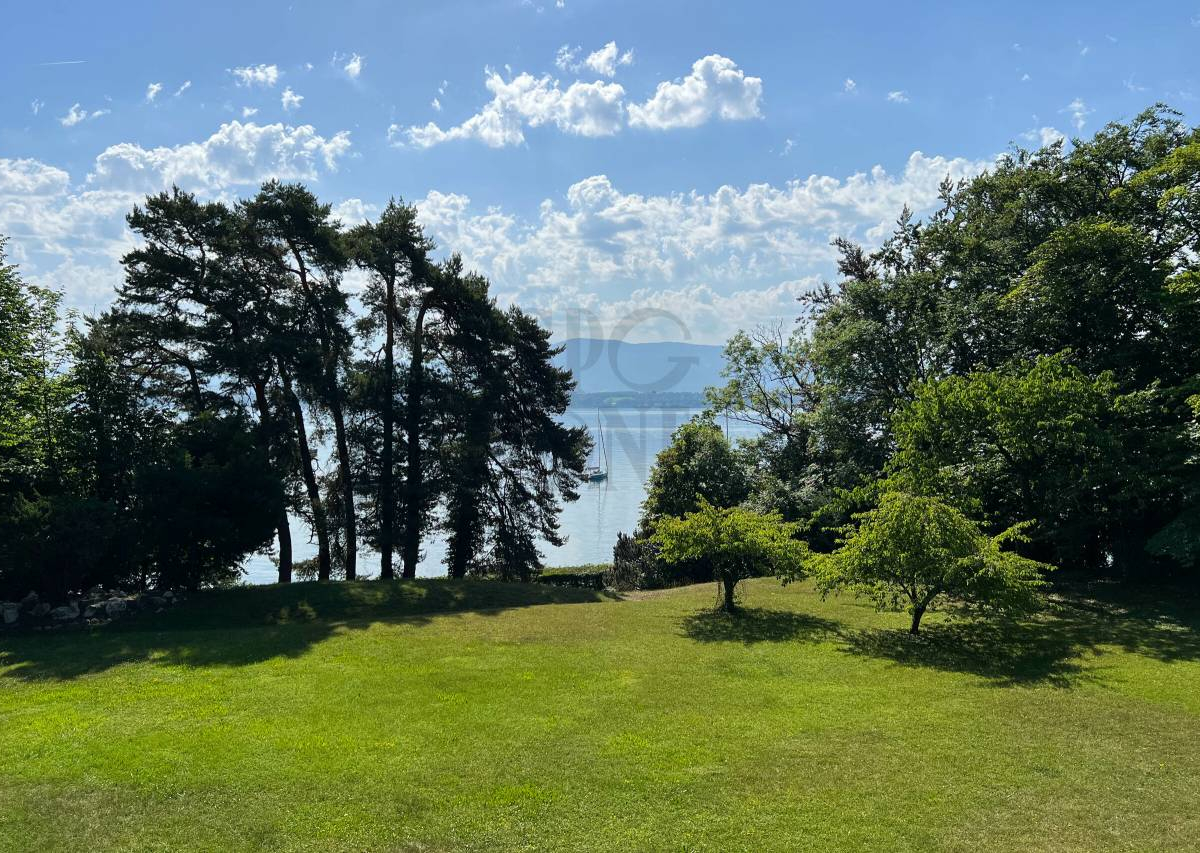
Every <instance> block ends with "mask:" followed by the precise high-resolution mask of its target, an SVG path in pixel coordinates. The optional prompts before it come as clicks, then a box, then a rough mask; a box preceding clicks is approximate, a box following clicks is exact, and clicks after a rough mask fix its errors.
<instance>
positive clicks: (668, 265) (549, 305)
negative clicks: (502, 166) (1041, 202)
mask: <svg viewBox="0 0 1200 853" xmlns="http://www.w3.org/2000/svg"><path fill="white" fill-rule="evenodd" d="M989 165H990V161H972V160H967V159H964V158H946V157H930V156H927V155H925V154H922V153H921V152H914V153H913V154H912V155H911V156H910V157H909V158H908V160H907V161H906V162H905V164H904V168H903V170H902V171H901V172H899V173H897V174H892V173H889V172H888V171H886V170H884V169H883V168H882V167H879V166H876V167H875V168H873V169H871V170H870V171H869V172H865V173H858V174H854V175H851V176H849V177H846V178H842V179H839V178H835V177H831V176H826V175H813V176H811V177H809V178H807V179H804V180H796V181H789V182H787V183H786V184H784V185H782V186H775V185H771V184H752V185H749V186H747V187H742V188H738V187H731V186H722V187H719V188H717V189H716V190H715V191H713V192H711V193H701V192H696V191H693V192H688V193H677V194H671V195H643V194H639V193H631V192H625V191H622V190H621V189H619V188H618V187H617V186H616V185H614V184H613V183H612V181H611V180H610V179H609V178H608V177H606V176H604V175H594V176H592V177H589V178H585V179H583V180H581V181H579V182H577V183H575V184H573V185H571V186H570V187H569V188H568V189H567V191H566V193H565V195H564V197H563V198H562V199H560V200H552V199H547V200H546V201H544V202H543V203H542V205H541V207H540V209H539V212H538V215H537V217H536V218H533V219H525V218H522V217H518V216H514V215H512V214H510V213H508V212H505V211H504V210H502V209H499V208H491V209H487V210H483V211H476V210H474V209H473V206H472V203H471V199H470V198H469V197H467V196H465V195H462V194H457V193H442V192H438V191H432V192H430V193H429V194H427V195H426V196H425V198H423V199H421V200H420V201H418V202H417V206H418V208H419V210H420V215H421V221H422V223H423V224H424V225H425V227H426V228H427V230H428V232H429V234H430V236H432V237H433V238H434V239H435V240H436V241H437V243H438V244H439V245H441V246H446V247H448V248H453V249H454V250H455V251H459V252H461V253H462V254H463V257H464V259H465V261H466V262H467V264H468V266H470V267H473V268H477V269H478V270H480V271H481V272H483V273H484V274H485V275H487V276H489V277H490V278H491V280H492V282H493V284H494V285H495V286H496V288H497V291H498V292H499V293H504V294H508V296H509V297H510V298H512V299H515V300H517V301H519V302H520V303H521V304H522V305H523V306H528V307H530V308H531V309H533V310H536V311H538V312H539V313H541V314H543V315H546V314H556V315H558V316H559V317H560V318H562V317H564V316H565V313H566V312H568V311H569V310H570V309H572V308H575V309H580V310H586V311H587V312H591V313H592V314H594V315H596V316H601V317H607V318H608V319H609V320H612V319H613V318H614V317H615V316H616V315H617V314H620V313H622V312H626V311H632V310H634V309H636V308H639V307H641V308H647V309H651V308H665V309H669V310H672V311H675V312H676V313H680V312H682V316H686V317H688V318H690V319H687V322H688V323H689V324H691V323H695V324H698V326H699V327H702V329H704V330H706V331H703V332H699V331H698V332H697V334H698V336H700V337H705V338H708V339H711V340H715V341H719V340H722V339H723V338H724V337H726V336H727V335H728V334H730V333H731V332H732V331H734V330H736V328H737V327H738V325H739V324H743V325H744V322H743V321H744V320H745V319H746V318H749V317H751V315H757V320H755V322H761V321H762V320H763V319H764V318H765V317H768V316H773V314H772V313H771V312H772V311H776V310H778V311H781V312H784V313H787V312H791V314H790V315H789V316H792V315H794V313H795V305H794V303H792V301H791V300H792V298H793V296H794V295H795V289H794V287H793V284H794V283H795V282H797V280H798V279H800V278H801V274H803V273H812V272H813V271H814V270H825V271H827V274H829V275H832V274H833V272H834V268H833V262H834V252H833V249H832V248H831V247H830V245H829V243H830V239H831V238H832V237H834V236H839V235H841V236H847V237H850V238H853V239H858V240H861V241H863V242H865V243H868V244H878V242H879V241H881V240H882V239H883V237H885V236H886V235H887V234H888V233H889V232H890V229H891V227H892V225H893V224H894V222H895V219H896V217H897V215H898V214H899V213H900V211H901V210H902V209H903V208H904V206H905V205H908V206H909V207H910V208H912V209H913V210H914V211H917V212H918V213H920V212H922V211H928V210H930V209H931V208H932V207H934V206H935V205H936V204H937V201H938V185H939V184H940V182H941V181H942V179H943V178H945V177H947V176H949V177H951V178H952V179H958V178H963V177H968V176H971V175H975V174H978V173H979V172H980V171H982V170H983V169H985V168H987V167H988V166H989ZM597 294H602V296H600V295H597ZM689 300H690V301H689ZM747 301H749V302H750V303H752V304H751V305H750V306H749V307H744V310H741V309H739V307H738V306H739V305H742V304H743V303H745V302H747ZM693 302H694V303H695V304H692V303H693ZM767 304H770V305H774V306H775V308H774V309H771V311H768V310H767V309H766V308H764V307H763V306H764V305H767ZM614 305H615V306H617V307H616V308H613V307H612V306H614ZM613 312H616V313H615V314H614V313H613ZM689 312H694V313H689ZM722 318H724V319H722Z"/></svg>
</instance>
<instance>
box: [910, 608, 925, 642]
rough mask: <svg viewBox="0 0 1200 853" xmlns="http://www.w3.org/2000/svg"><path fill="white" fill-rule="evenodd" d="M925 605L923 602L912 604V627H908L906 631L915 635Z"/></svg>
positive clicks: (919, 625) (919, 626) (923, 613)
mask: <svg viewBox="0 0 1200 853" xmlns="http://www.w3.org/2000/svg"><path fill="white" fill-rule="evenodd" d="M927 606H928V605H925V604H917V605H914V606H913V612H912V627H911V628H909V629H908V633H910V634H913V635H914V636H915V635H916V633H917V631H918V630H920V628H921V617H922V616H924V615H925V608H926V607H927Z"/></svg>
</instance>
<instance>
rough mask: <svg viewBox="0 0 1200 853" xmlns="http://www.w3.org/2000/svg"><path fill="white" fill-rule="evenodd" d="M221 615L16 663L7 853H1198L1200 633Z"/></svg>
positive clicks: (655, 617)
mask: <svg viewBox="0 0 1200 853" xmlns="http://www.w3.org/2000/svg"><path fill="white" fill-rule="evenodd" d="M714 601H715V590H714V588H713V587H710V586H703V587H692V588H687V589H679V590H671V591H666V592H661V593H653V594H640V595H637V596H633V597H629V598H627V599H625V600H615V599H612V598H609V597H606V596H605V594H603V593H600V592H595V591H592V590H586V589H572V588H557V587H549V586H543V585H529V586H521V585H501V584H491V583H484V582H448V581H419V582H412V583H403V584H399V583H397V584H392V585H384V584H379V583H362V584H355V585H318V584H296V585H294V586H292V587H290V588H280V587H262V588H250V589H239V590H230V591H223V592H215V593H209V594H205V595H201V596H196V597H194V598H193V599H192V600H191V601H190V602H188V603H187V604H185V605H184V606H183V607H181V608H180V609H178V610H176V611H174V612H170V613H166V614H162V615H160V616H157V617H153V619H148V620H145V621H143V622H141V623H139V624H128V625H122V626H114V627H112V628H110V629H107V630H103V631H97V632H95V633H94V634H93V635H91V636H88V635H85V634H81V633H76V634H58V635H37V636H27V637H10V638H7V639H0V849H4V850H58V849H70V850H104V849H112V850H118V849H119V850H172V851H174V850H190V849H198V850H199V849H202V850H236V849H267V850H293V849H308V850H459V849H473V850H485V849H489V850H490V849H497V848H502V849H536V850H547V849H562V850H605V849H610V850H699V849H705V850H721V851H728V850H796V849H811V850H826V849H829V850H834V849H838V850H840V849H846V850H896V849H919V850H979V849H994V850H1021V849H1031V848H1033V849H1049V850H1138V851H1141V850H1184V849H1197V848H1200V606H1197V605H1196V604H1195V602H1191V603H1187V602H1185V601H1183V600H1181V599H1180V598H1178V597H1174V599H1173V603H1172V604H1171V605H1170V606H1162V607H1155V606H1152V605H1150V604H1145V603H1136V602H1130V601H1125V602H1123V603H1117V602H1115V601H1113V600H1111V599H1109V598H1107V597H1106V594H1105V593H1103V592H1102V591H1098V590H1095V589H1094V590H1092V592H1091V594H1090V596H1089V597H1087V598H1085V597H1082V596H1077V597H1069V598H1065V599H1061V600H1060V601H1059V602H1058V603H1057V604H1056V606H1055V608H1054V610H1053V612H1052V613H1049V614H1047V615H1045V616H1043V617H1041V618H1039V619H1037V620H1032V621H1028V622H1023V623H1019V624H1012V625H1006V626H1003V627H994V626H992V627H989V626H988V625H985V624H980V623H973V622H966V621H951V620H948V619H946V618H944V617H941V616H939V615H937V614H934V615H932V616H930V617H929V620H928V625H927V627H926V628H923V633H924V636H923V637H921V638H918V639H916V640H914V639H912V638H910V637H908V636H907V635H906V634H905V630H904V629H905V627H906V625H907V619H906V617H905V616H904V615H902V614H878V613H875V612H874V611H873V610H872V609H871V608H870V607H869V606H868V605H865V604H863V603H860V602H856V601H854V600H853V599H849V598H841V599H830V600H828V601H822V600H821V599H820V598H819V597H818V596H816V595H815V594H814V593H813V591H812V589H811V588H810V587H808V586H806V585H800V586H793V587H788V588H780V587H779V585H778V584H777V583H775V582H774V581H771V580H760V581H754V582H751V583H749V584H746V585H745V590H744V603H745V606H746V608H747V609H746V612H745V613H744V614H743V615H742V616H741V617H740V618H737V619H729V618H724V617H717V616H714V615H710V614H707V613H706V612H704V608H706V607H710V606H711V605H712V604H713V603H714Z"/></svg>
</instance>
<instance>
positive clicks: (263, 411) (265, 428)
mask: <svg viewBox="0 0 1200 853" xmlns="http://www.w3.org/2000/svg"><path fill="white" fill-rule="evenodd" d="M254 403H255V406H256V407H257V408H258V434H259V440H260V441H261V442H262V445H263V448H264V449H265V450H266V451H267V458H268V459H270V460H271V461H272V462H275V459H274V454H273V453H272V447H271V409H270V407H269V406H268V405H267V388H266V383H265V382H263V381H262V380H257V381H255V383H254ZM275 531H276V533H277V534H278V535H279V582H280V583H291V582H292V527H291V523H290V522H289V521H288V514H287V501H286V500H284V501H283V508H282V509H280V511H279V519H278V521H277V522H276V524H275Z"/></svg>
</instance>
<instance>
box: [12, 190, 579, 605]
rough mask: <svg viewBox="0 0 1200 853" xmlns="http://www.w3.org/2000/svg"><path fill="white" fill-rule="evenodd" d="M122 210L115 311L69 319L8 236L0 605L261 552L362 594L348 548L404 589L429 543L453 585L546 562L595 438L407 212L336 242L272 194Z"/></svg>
mask: <svg viewBox="0 0 1200 853" xmlns="http://www.w3.org/2000/svg"><path fill="white" fill-rule="evenodd" d="M127 221H128V225H129V227H130V229H131V231H132V232H133V234H134V235H135V237H137V238H138V242H137V247H136V248H135V249H133V250H132V251H130V252H129V253H127V254H126V255H125V256H124V258H123V259H122V264H123V267H124V272H125V274H124V281H123V283H122V284H121V285H120V286H119V288H118V292H117V294H116V300H115V302H114V304H113V306H112V308H111V309H109V310H108V311H105V312H104V313H103V314H101V315H100V316H97V317H91V318H87V319H86V320H84V321H82V322H78V321H77V319H76V318H72V317H69V316H66V315H65V314H64V312H63V311H62V310H61V297H60V296H59V295H58V294H57V293H55V292H53V291H51V290H47V289H44V288H39V287H35V286H33V285H30V284H28V283H26V282H25V281H23V280H22V278H21V276H20V275H19V271H18V270H17V269H16V268H15V267H13V266H11V265H6V264H4V263H3V253H2V250H3V243H2V242H0V594H19V593H23V592H25V591H28V590H29V589H37V590H41V591H46V592H63V591H66V590H68V589H81V588H84V587H86V586H88V585H91V584H94V583H105V584H125V585H135V586H146V585H157V584H168V583H169V584H176V583H178V584H184V585H187V586H192V587H195V586H199V585H204V584H214V583H223V582H228V581H230V580H232V579H234V578H236V577H237V576H238V574H239V573H240V568H239V566H240V564H241V562H242V561H243V560H244V558H245V557H246V556H247V555H249V554H251V553H254V552H256V551H260V550H263V549H264V548H267V547H269V546H271V545H272V543H274V547H275V548H276V549H277V551H276V553H277V560H278V567H279V575H278V579H279V581H280V582H283V583H286V582H289V581H291V580H292V579H293V577H295V576H300V577H312V578H316V579H320V580H329V579H333V578H346V579H354V578H356V577H358V576H360V574H362V573H363V568H362V567H361V565H360V561H359V549H360V547H364V546H365V547H369V548H372V549H374V550H375V551H377V552H378V553H379V555H380V561H379V565H378V574H379V575H380V576H381V577H383V578H385V579H386V578H392V577H395V576H396V575H397V574H399V575H400V576H402V577H413V576H415V574H416V570H417V564H418V562H419V561H420V559H421V556H422V545H423V543H424V542H425V541H426V539H427V538H428V536H429V535H430V534H431V533H434V532H437V533H441V534H444V535H445V538H446V540H447V543H448V548H447V557H446V563H447V569H448V572H449V574H450V575H451V576H454V577H462V576H464V575H466V574H468V573H472V572H473V573H481V574H493V575H496V576H499V577H502V578H505V579H514V578H528V577H530V576H531V575H532V574H534V573H535V572H537V571H538V570H539V569H540V565H541V563H540V559H541V558H540V554H539V551H538V543H539V540H540V541H545V542H549V543H551V544H555V543H558V542H559V541H560V536H559V533H558V521H557V519H558V513H559V510H560V507H561V502H562V501H564V500H566V501H570V500H574V499H575V498H576V497H577V494H578V493H577V487H578V485H579V483H580V482H581V481H582V472H583V466H584V463H585V461H586V458H587V453H588V450H589V447H590V439H589V438H588V435H587V431H586V429H584V428H582V427H579V428H569V427H566V426H564V425H563V424H562V423H561V422H560V420H559V418H558V416H559V415H560V414H561V413H562V412H563V411H564V410H565V408H566V406H567V404H568V402H569V400H570V393H571V390H572V388H573V380H572V378H571V375H570V373H569V371H565V370H562V369H559V368H557V367H555V366H554V364H553V363H552V359H553V356H554V355H555V354H556V353H557V350H556V348H554V347H553V346H552V345H551V343H550V333H549V331H548V330H546V329H544V328H542V327H541V326H540V325H539V324H538V322H537V320H536V319H535V318H533V317H532V316H530V315H528V314H526V313H524V312H523V311H521V310H520V309H519V308H517V307H515V306H514V307H509V308H507V309H504V308H501V307H499V306H498V305H497V303H496V301H495V299H494V298H493V297H492V296H491V295H490V294H489V285H488V282H487V280H486V279H485V278H483V277H482V276H479V275H477V274H474V273H470V272H467V271H465V270H464V268H463V264H462V262H461V260H460V259H459V258H458V257H457V256H451V257H449V258H448V259H446V260H442V261H436V260H435V259H434V258H433V252H434V251H435V248H436V247H435V246H434V245H433V243H432V242H431V241H430V240H429V239H428V238H427V237H425V235H424V234H423V232H422V230H421V228H420V226H419V224H418V222H417V213H416V210H415V208H413V207H412V206H410V205H406V204H403V203H402V202H397V201H392V202H391V203H389V204H388V206H387V207H386V209H385V210H384V211H383V212H382V213H381V214H380V215H379V217H378V219H377V220H375V221H373V222H366V223H363V224H361V225H357V226H354V227H345V226H343V225H342V224H341V223H340V222H339V221H338V220H336V219H335V218H334V217H333V215H332V213H331V208H330V206H329V205H327V204H321V203H320V202H319V201H318V200H317V199H316V197H315V196H314V195H313V194H312V193H311V192H310V191H309V190H307V189H306V188H305V187H304V186H302V185H300V184H294V183H280V182H277V181H271V182H268V183H266V184H264V185H263V187H262V188H261V190H260V192H258V193H257V194H256V195H254V196H253V197H251V198H248V199H243V200H240V201H237V202H236V203H233V204H224V203H220V202H206V201H202V200H199V199H197V198H196V197H195V196H194V195H191V194H189V193H185V192H182V191H180V190H179V189H177V188H175V189H172V190H171V191H169V192H164V193H161V194H158V195H154V196H150V197H148V198H147V199H146V201H145V204H144V205H139V206H137V207H135V209H134V210H133V211H132V212H131V213H130V214H129V215H128V217H127ZM351 275H353V276H354V277H356V278H357V279H359V280H361V281H364V282H365V283H364V284H363V285H362V287H361V288H360V290H359V292H357V293H352V292H351V289H350V287H349V286H348V284H347V277H348V276H351ZM326 449H327V450H326ZM292 517H299V518H301V519H302V520H303V522H304V526H305V527H306V528H307V529H309V530H310V531H311V534H312V536H313V538H314V539H315V544H316V550H317V555H316V557H315V558H313V559H312V560H309V561H297V560H296V559H295V556H294V551H295V542H294V538H295V536H296V532H295V531H294V530H293V525H292V522H291V520H290V519H291V518H292ZM397 563H398V564H399V565H398V566H397V565H396V564H397Z"/></svg>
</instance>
